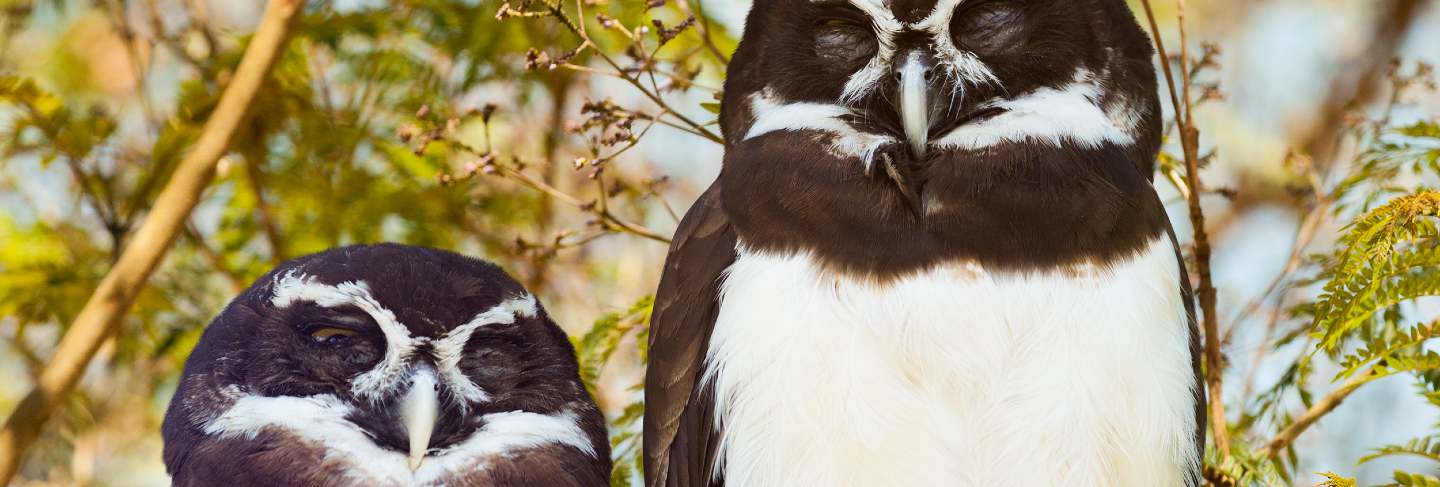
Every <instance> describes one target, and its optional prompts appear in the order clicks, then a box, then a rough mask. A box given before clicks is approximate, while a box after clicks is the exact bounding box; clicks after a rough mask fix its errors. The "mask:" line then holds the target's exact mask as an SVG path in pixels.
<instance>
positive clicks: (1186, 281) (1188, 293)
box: [1165, 222, 1208, 486]
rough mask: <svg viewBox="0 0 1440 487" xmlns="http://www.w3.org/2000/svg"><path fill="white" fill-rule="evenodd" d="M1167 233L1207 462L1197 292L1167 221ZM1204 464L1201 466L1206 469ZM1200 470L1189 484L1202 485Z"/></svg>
mask: <svg viewBox="0 0 1440 487" xmlns="http://www.w3.org/2000/svg"><path fill="white" fill-rule="evenodd" d="M1165 233H1167V234H1169V237H1170V243H1171V244H1173V245H1174V246H1175V260H1176V262H1178V263H1179V266H1180V296H1181V299H1182V300H1184V301H1185V315H1186V317H1187V319H1186V322H1187V325H1188V326H1189V327H1190V366H1191V368H1193V369H1194V370H1195V451H1197V452H1200V463H1202V464H1203V463H1204V462H1205V458H1204V457H1205V427H1206V419H1208V418H1207V416H1206V414H1205V413H1206V407H1205V374H1204V372H1201V369H1200V355H1201V353H1203V349H1202V348H1201V345H1200V324H1199V322H1198V319H1197V318H1196V316H1197V315H1196V314H1195V292H1194V291H1192V290H1191V288H1190V273H1189V271H1188V270H1187V269H1186V267H1187V266H1186V265H1185V254H1184V253H1182V252H1180V241H1179V240H1178V239H1176V238H1175V229H1174V228H1172V227H1171V226H1170V224H1169V223H1168V222H1167V223H1166V224H1165ZM1204 467H1205V466H1204V465H1201V466H1200V468H1201V469H1204ZM1200 480H1201V479H1200V472H1191V474H1190V478H1189V479H1186V485H1187V486H1198V485H1200Z"/></svg>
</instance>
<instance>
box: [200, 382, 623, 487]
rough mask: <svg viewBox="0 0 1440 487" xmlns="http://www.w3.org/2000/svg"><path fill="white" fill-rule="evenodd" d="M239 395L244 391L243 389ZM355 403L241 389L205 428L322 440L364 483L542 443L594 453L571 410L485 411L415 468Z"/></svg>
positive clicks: (467, 464) (404, 480)
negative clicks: (370, 428) (374, 431)
mask: <svg viewBox="0 0 1440 487" xmlns="http://www.w3.org/2000/svg"><path fill="white" fill-rule="evenodd" d="M235 393H236V394H240V393H239V392H238V391H237V392H235ZM352 412H353V409H352V408H351V407H350V406H349V405H347V404H345V403H344V402H343V401H341V400H340V399H338V398H336V397H335V396H332V395H328V394H325V395H317V396H308V397H261V396H248V395H242V396H241V397H240V398H239V399H237V400H236V401H235V403H234V405H232V406H231V407H230V408H229V409H227V410H225V412H223V413H221V414H220V415H219V416H217V417H215V418H213V419H211V420H210V421H207V422H205V423H204V431H205V434H207V435H212V436H219V437H222V438H254V437H255V436H256V435H258V434H260V433H261V432H263V431H266V430H274V431H278V432H283V433H287V434H291V435H295V436H296V437H298V438H299V439H301V440H303V441H306V442H309V443H312V444H315V445H317V446H319V447H322V448H323V449H324V451H325V454H326V459H325V460H327V461H332V460H333V461H340V462H344V463H345V464H346V465H347V466H348V467H349V468H346V469H344V470H345V472H346V473H347V474H348V476H349V477H350V479H351V480H353V481H354V482H356V483H357V484H358V485H382V486H411V485H423V486H430V485H442V484H443V482H444V481H445V480H446V479H447V478H448V477H449V476H451V475H452V474H456V473H468V472H474V471H482V470H485V469H486V468H489V467H490V466H491V465H492V462H494V461H495V460H497V459H500V458H504V457H505V456H508V455H511V454H514V453H517V452H520V451H524V450H526V449H530V448H535V447H539V446H544V445H567V446H572V447H575V448H577V449H579V450H580V451H582V452H584V453H585V454H587V455H590V456H591V457H592V458H593V457H595V454H596V453H595V449H594V447H593V446H592V445H591V443H590V439H589V437H587V436H586V435H585V432H584V430H582V429H581V428H580V425H579V422H578V416H577V415H576V414H575V413H573V412H564V413H559V414H553V415H546V414H538V413H530V412H524V411H510V412H504V413H494V414H487V415H485V416H484V418H483V422H484V426H483V427H481V428H480V429H479V430H477V431H475V432H474V433H472V434H471V435H470V437H469V438H466V439H465V440H464V441H462V442H460V443H457V444H455V445H453V446H450V447H448V448H445V449H443V450H440V451H437V452H434V453H433V454H431V455H429V456H427V457H426V459H425V462H424V463H422V464H421V465H420V467H419V469H417V470H414V471H411V470H410V466H409V463H408V461H409V460H408V458H407V456H406V454H405V453H403V452H398V451H394V450H387V449H384V448H381V447H379V446H378V445H376V444H375V442H374V441H373V440H371V439H370V437H369V436H368V435H367V434H366V432H365V431H364V430H362V429H361V428H360V427H359V426H356V425H355V424H354V423H352V422H350V421H349V420H347V419H345V418H346V416H347V415H349V414H351V413H352Z"/></svg>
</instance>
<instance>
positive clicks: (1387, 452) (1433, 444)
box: [1356, 436, 1440, 465]
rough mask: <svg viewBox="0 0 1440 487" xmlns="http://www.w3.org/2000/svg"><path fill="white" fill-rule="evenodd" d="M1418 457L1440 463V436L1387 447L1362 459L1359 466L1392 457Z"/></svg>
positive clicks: (1358, 462)
mask: <svg viewBox="0 0 1440 487" xmlns="http://www.w3.org/2000/svg"><path fill="white" fill-rule="evenodd" d="M1400 455H1406V456H1417V457H1420V458H1425V459H1429V460H1431V461H1434V462H1436V463H1440V436H1430V437H1424V438H1416V439H1413V440H1410V441H1408V442H1406V443H1405V444H1403V445H1386V446H1384V447H1381V448H1378V449H1376V450H1375V451H1373V452H1371V453H1370V454H1369V455H1365V456H1363V457H1360V460H1359V461H1357V462H1356V464H1357V465H1359V464H1364V463H1366V462H1369V461H1371V460H1374V459H1377V458H1382V457H1390V456H1400Z"/></svg>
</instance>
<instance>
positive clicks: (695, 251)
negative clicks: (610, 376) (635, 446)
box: [644, 182, 735, 487]
mask: <svg viewBox="0 0 1440 487" xmlns="http://www.w3.org/2000/svg"><path fill="white" fill-rule="evenodd" d="M734 261H735V233H734V230H733V229H732V227H731V226H730V219H729V217H727V216H726V215H725V211H724V210H723V209H722V208H721V206H720V183H719V182H716V183H715V184H714V185H712V186H710V189H709V190H707V191H706V192H705V194H703V195H701V196H700V199H699V200H698V201H696V202H695V205H694V206H693V207H691V209H690V211H689V212H688V213H686V215H685V218H684V219H683V220H682V221H681V222H680V228H679V229H677V230H676V231H675V239H674V241H673V242H671V244H670V254H669V256H668V257H666V259H665V270H664V273H663V274H662V275H661V277H660V288H659V290H658V291H656V293H655V311H654V313H653V314H652V315H651V318H650V364H649V367H648V368H647V369H646V373H645V422H644V428H645V439H644V450H645V452H644V453H645V485H647V486H649V487H705V486H711V485H722V484H723V483H724V482H723V480H719V479H713V478H712V477H713V476H712V470H713V468H712V467H713V466H714V464H715V455H716V452H717V450H718V444H717V443H718V441H719V434H718V433H716V431H715V427H714V418H713V414H714V410H715V408H714V404H715V399H714V394H713V391H711V390H710V389H709V388H704V389H701V388H698V387H697V382H698V381H699V378H700V374H701V373H702V372H703V371H704V367H705V352H706V349H707V348H708V347H709V344H710V332H711V330H712V329H713V328H714V327H715V316H716V313H717V312H718V311H719V307H720V306H719V292H720V280H721V275H722V274H723V273H724V272H725V269H727V268H729V267H730V264H731V263H733V262H734Z"/></svg>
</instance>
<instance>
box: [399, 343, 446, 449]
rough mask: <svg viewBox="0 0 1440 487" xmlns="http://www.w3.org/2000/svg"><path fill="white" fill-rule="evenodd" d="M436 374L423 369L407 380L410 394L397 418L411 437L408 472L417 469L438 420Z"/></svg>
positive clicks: (407, 395)
mask: <svg viewBox="0 0 1440 487" xmlns="http://www.w3.org/2000/svg"><path fill="white" fill-rule="evenodd" d="M436 388H437V386H436V381H435V371H433V370H431V369H430V368H428V367H427V368H422V369H419V370H417V371H415V373H414V374H412V375H411V376H410V390H409V391H406V392H405V397H404V398H403V399H401V400H400V417H401V419H402V420H403V421H404V422H405V433H406V434H407V435H409V437H410V470H411V471H414V470H416V469H419V468H420V463H421V462H423V461H425V454H426V453H427V452H428V451H429V449H430V434H431V433H433V432H434V431H435V421H436V418H438V417H439V411H440V393H439V391H438V390H437V389H436Z"/></svg>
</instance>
